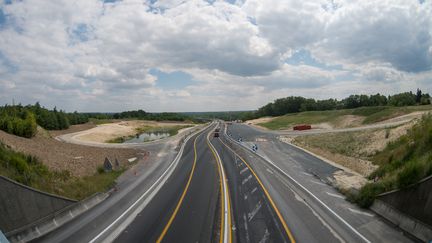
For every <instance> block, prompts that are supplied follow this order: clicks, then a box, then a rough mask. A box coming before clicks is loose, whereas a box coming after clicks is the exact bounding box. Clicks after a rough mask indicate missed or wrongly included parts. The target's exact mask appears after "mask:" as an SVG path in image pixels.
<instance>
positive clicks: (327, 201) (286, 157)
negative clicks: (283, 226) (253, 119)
mask: <svg viewBox="0 0 432 243" xmlns="http://www.w3.org/2000/svg"><path fill="white" fill-rule="evenodd" d="M228 133H229V134H231V135H232V137H234V138H236V139H237V138H238V137H242V138H243V142H242V143H241V144H242V145H243V146H245V147H250V145H251V144H257V145H258V147H259V149H258V152H257V154H259V155H260V156H261V157H262V158H260V157H258V156H257V155H256V154H255V153H253V152H251V151H250V150H249V149H247V150H245V149H242V150H243V151H244V152H245V153H246V154H248V156H250V157H253V158H254V159H252V158H251V165H252V167H254V168H256V171H257V173H258V174H259V175H260V177H261V178H262V179H263V182H264V184H266V185H268V187H269V188H270V190H269V191H270V192H271V193H272V195H273V194H274V195H275V199H276V201H277V202H279V199H282V201H283V197H284V196H285V195H287V194H294V195H295V197H296V198H298V199H299V200H301V201H303V202H304V204H305V205H307V206H308V207H309V208H310V210H312V212H313V213H314V214H315V215H316V216H317V217H319V218H320V220H322V221H323V223H325V225H326V226H328V228H329V229H330V230H331V232H332V233H333V234H334V235H335V236H336V237H337V238H341V239H342V240H344V241H347V242H411V241H412V239H410V238H408V237H407V236H405V235H404V234H403V233H402V232H401V231H400V230H399V229H397V228H396V227H394V226H393V225H389V224H387V223H386V222H385V221H384V220H382V219H381V218H380V217H379V216H377V215H375V214H374V213H373V212H371V211H369V210H363V209H360V208H358V207H357V206H356V205H354V204H351V203H349V202H348V201H346V200H345V197H344V195H342V194H341V193H339V192H338V191H337V190H335V189H334V188H333V187H332V186H330V185H329V184H328V183H329V181H330V180H332V179H333V178H332V174H333V172H335V171H337V170H339V169H338V168H336V167H334V166H332V165H330V164H328V163H326V162H324V161H322V160H320V159H318V158H316V157H314V156H312V155H310V154H308V153H306V152H304V151H302V150H300V149H297V148H295V147H293V146H291V145H289V144H286V143H283V142H281V141H279V140H278V139H277V136H276V135H274V134H272V133H266V132H264V131H260V130H257V129H254V128H251V127H249V126H247V125H243V124H233V125H230V126H228ZM237 147H238V148H240V147H239V146H238V145H237ZM271 188H273V189H271ZM284 190H285V191H287V190H288V191H291V192H286V193H283V194H281V192H284ZM278 194H280V196H277V195H278ZM286 209H287V210H286V212H284V207H282V210H281V211H282V212H283V213H284V216H286V217H289V216H290V215H291V216H292V214H296V212H289V211H290V208H289V207H286ZM304 221H307V220H304ZM292 228H293V231H294V232H295V233H298V232H299V231H300V232H301V231H302V229H296V226H295V225H294V226H292ZM308 234H312V235H314V232H310V233H307V234H305V235H308ZM318 238H319V237H318Z"/></svg>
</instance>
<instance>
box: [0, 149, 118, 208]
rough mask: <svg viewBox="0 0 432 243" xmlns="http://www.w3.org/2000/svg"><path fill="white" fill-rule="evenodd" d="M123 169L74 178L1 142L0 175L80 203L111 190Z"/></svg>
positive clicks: (66, 172)
mask: <svg viewBox="0 0 432 243" xmlns="http://www.w3.org/2000/svg"><path fill="white" fill-rule="evenodd" d="M122 171H123V170H120V171H113V172H109V173H104V172H103V170H98V172H97V173H95V174H94V175H92V176H85V177H81V178H78V177H74V176H72V175H71V174H70V173H69V171H52V170H50V169H49V168H48V167H47V166H46V165H44V164H43V163H41V162H40V161H39V160H38V159H37V158H35V157H32V156H29V155H25V154H23V153H18V152H14V151H12V150H11V149H9V148H7V147H6V146H4V145H3V144H1V143H0V175H2V176H5V177H8V178H10V179H12V180H15V181H17V182H19V183H22V184H24V185H27V186H30V187H33V188H36V189H38V190H41V191H45V192H48V193H52V194H57V195H61V196H64V197H68V198H72V199H77V200H81V199H83V198H86V197H88V196H90V195H92V194H94V193H96V192H101V191H105V190H107V189H108V188H110V187H112V186H113V185H114V183H115V179H116V178H117V177H118V176H119V175H120V174H121V173H122Z"/></svg>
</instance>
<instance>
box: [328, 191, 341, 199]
mask: <svg viewBox="0 0 432 243" xmlns="http://www.w3.org/2000/svg"><path fill="white" fill-rule="evenodd" d="M326 193H327V195H329V196H332V197H337V198H342V199H345V197H344V196H342V195H338V194H334V193H331V192H326Z"/></svg>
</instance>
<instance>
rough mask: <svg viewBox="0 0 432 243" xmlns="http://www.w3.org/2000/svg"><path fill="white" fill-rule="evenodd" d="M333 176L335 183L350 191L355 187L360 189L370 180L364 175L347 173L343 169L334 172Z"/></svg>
mask: <svg viewBox="0 0 432 243" xmlns="http://www.w3.org/2000/svg"><path fill="white" fill-rule="evenodd" d="M333 177H334V178H335V182H334V185H335V186H336V187H337V188H339V189H341V190H343V191H350V190H351V189H353V188H354V189H356V190H360V188H361V187H362V186H364V185H365V184H366V183H367V182H368V180H366V179H365V178H364V177H362V176H359V175H356V174H351V173H347V172H345V171H342V170H339V171H336V172H335V173H333Z"/></svg>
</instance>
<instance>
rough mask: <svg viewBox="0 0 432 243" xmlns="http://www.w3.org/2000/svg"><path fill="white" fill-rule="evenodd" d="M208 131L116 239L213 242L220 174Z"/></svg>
mask: <svg viewBox="0 0 432 243" xmlns="http://www.w3.org/2000/svg"><path fill="white" fill-rule="evenodd" d="M207 132H208V130H206V131H205V132H203V133H201V134H199V135H198V136H196V137H195V138H194V139H193V140H191V144H190V145H188V147H187V149H185V154H184V156H183V157H182V159H181V161H180V164H179V166H178V169H177V170H176V171H175V172H174V174H173V175H172V177H171V178H170V179H169V180H168V182H167V183H166V184H165V185H164V186H163V187H162V189H161V191H160V193H158V194H157V195H156V196H155V197H154V198H153V200H152V201H151V202H150V203H149V204H148V205H147V207H146V208H145V209H144V210H143V211H141V212H140V213H139V215H138V217H137V218H135V220H134V221H133V222H132V223H131V224H130V225H129V226H128V227H127V228H126V229H125V230H124V231H123V232H122V233H121V234H120V236H119V237H118V238H117V239H116V241H115V242H210V241H211V239H212V238H215V234H217V232H218V231H219V227H218V225H216V224H214V222H215V217H217V216H218V215H217V212H218V210H217V208H216V207H217V199H218V193H219V187H218V185H219V177H218V175H217V168H216V163H215V160H214V158H213V155H212V154H211V151H210V149H209V148H208V146H207V144H206V135H207ZM192 141H193V142H192Z"/></svg>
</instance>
